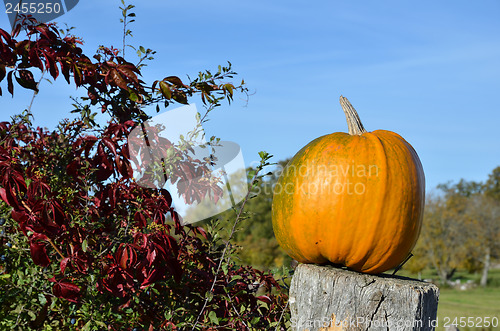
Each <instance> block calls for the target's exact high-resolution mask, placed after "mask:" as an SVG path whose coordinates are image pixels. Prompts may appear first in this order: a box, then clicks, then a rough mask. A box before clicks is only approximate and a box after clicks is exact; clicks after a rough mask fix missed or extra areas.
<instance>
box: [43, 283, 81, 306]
mask: <svg viewBox="0 0 500 331" xmlns="http://www.w3.org/2000/svg"><path fill="white" fill-rule="evenodd" d="M49 281H51V282H53V283H55V284H54V285H53V286H52V293H54V295H55V296H56V297H58V298H63V299H66V300H68V301H71V302H77V301H78V297H79V296H80V291H81V290H80V288H79V287H78V286H76V285H75V284H73V283H69V282H65V281H63V280H61V281H58V280H56V279H55V277H52V278H51V279H49Z"/></svg>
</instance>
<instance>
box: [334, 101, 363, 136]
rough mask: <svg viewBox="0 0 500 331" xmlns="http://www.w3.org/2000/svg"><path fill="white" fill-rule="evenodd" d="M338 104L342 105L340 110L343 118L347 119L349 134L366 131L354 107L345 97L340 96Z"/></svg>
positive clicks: (360, 133)
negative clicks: (342, 112) (343, 115)
mask: <svg viewBox="0 0 500 331" xmlns="http://www.w3.org/2000/svg"><path fill="white" fill-rule="evenodd" d="M340 105H341V106H342V110H343V111H344V114H345V118H346V120H347V127H348V128H349V134H350V135H352V136H354V135H358V136H359V135H362V134H363V133H365V132H366V130H365V128H364V127H363V124H362V123H361V120H360V119H359V115H358V113H357V112H356V109H354V107H353V106H352V105H351V103H350V102H349V100H347V98H344V97H343V96H340Z"/></svg>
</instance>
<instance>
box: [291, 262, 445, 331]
mask: <svg viewBox="0 0 500 331" xmlns="http://www.w3.org/2000/svg"><path fill="white" fill-rule="evenodd" d="M438 297H439V289H438V287H437V286H435V285H433V284H430V283H425V282H422V281H418V280H414V279H410V278H404V277H399V276H390V275H379V276H374V275H368V274H363V273H358V272H354V271H348V270H344V269H339V268H334V267H330V266H318V265H314V264H300V265H299V266H298V267H297V269H296V270H295V274H294V276H293V279H292V283H291V287H290V296H289V303H290V309H291V323H292V330H297V331H303V330H309V331H315V330H364V331H374V330H390V331H393V330H397V331H399V330H415V331H416V330H434V326H435V321H436V313H437V305H438Z"/></svg>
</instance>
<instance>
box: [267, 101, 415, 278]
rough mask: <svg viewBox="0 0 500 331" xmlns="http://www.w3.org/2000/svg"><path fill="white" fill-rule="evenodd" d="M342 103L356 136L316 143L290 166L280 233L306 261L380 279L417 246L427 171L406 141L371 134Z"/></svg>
mask: <svg viewBox="0 0 500 331" xmlns="http://www.w3.org/2000/svg"><path fill="white" fill-rule="evenodd" d="M340 103H341V106H342V109H343V110H344V113H345V115H346V118H347V124H348V127H349V133H342V132H336V133H332V134H328V135H325V136H322V137H319V138H317V139H315V140H313V141H312V142H310V143H309V144H307V145H306V146H305V147H304V148H302V149H301V150H300V151H299V152H298V153H297V154H296V155H295V156H294V157H293V158H292V159H291V160H290V162H289V163H288V164H287V165H286V167H285V168H284V169H283V171H282V173H281V175H280V177H279V179H278V181H277V183H276V185H275V188H274V195H273V204H272V221H273V230H274V233H275V236H276V239H277V241H278V243H279V245H280V246H281V247H282V248H283V249H284V250H285V251H286V253H287V254H288V255H290V256H291V257H292V258H293V259H295V260H297V261H298V262H301V263H317V264H334V265H341V266H345V267H347V268H349V269H352V270H355V271H359V272H365V273H371V274H377V273H381V272H384V271H387V270H389V269H392V268H395V267H397V266H398V265H400V264H401V263H402V262H403V261H404V260H405V258H407V257H408V256H409V254H410V252H411V250H412V249H413V247H414V246H415V244H416V242H417V239H418V236H419V234H420V229H421V225H422V216H423V209H424V201H425V179H424V172H423V169H422V165H421V163H420V160H419V158H418V155H417V153H416V152H415V150H414V149H413V147H412V146H411V145H410V144H409V143H408V142H406V140H404V139H403V138H402V137H401V136H400V135H398V134H396V133H394V132H391V131H386V130H376V131H373V132H367V131H366V130H365V129H364V127H363V125H362V123H361V121H360V119H359V116H358V114H357V112H356V110H355V109H354V108H353V107H352V105H351V104H350V102H349V101H348V100H347V99H346V98H344V97H342V96H341V97H340Z"/></svg>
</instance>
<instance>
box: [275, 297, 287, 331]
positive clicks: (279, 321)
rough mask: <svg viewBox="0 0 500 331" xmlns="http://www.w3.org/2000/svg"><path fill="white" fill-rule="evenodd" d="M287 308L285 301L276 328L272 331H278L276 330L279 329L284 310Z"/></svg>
mask: <svg viewBox="0 0 500 331" xmlns="http://www.w3.org/2000/svg"><path fill="white" fill-rule="evenodd" d="M287 307H288V300H287V301H286V304H285V308H283V310H282V311H281V316H280V319H279V320H278V325H276V328H275V329H274V331H278V328H279V327H280V323H281V320H282V319H283V316H284V315H285V311H286V308H287Z"/></svg>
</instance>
